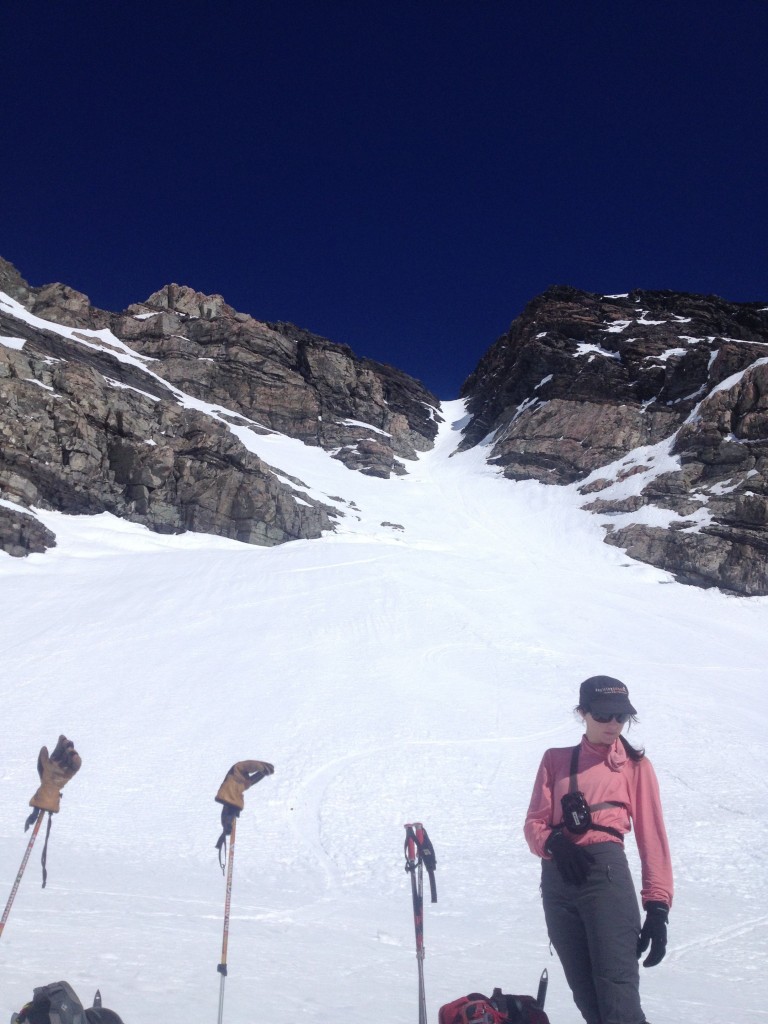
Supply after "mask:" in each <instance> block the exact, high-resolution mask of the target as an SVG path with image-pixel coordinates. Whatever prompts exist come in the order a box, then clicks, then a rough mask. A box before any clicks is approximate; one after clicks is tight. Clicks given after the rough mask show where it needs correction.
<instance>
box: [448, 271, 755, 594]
mask: <svg viewBox="0 0 768 1024" xmlns="http://www.w3.org/2000/svg"><path fill="white" fill-rule="evenodd" d="M767 364H768V307H766V306H765V305H764V304H761V303H729V302H725V301H723V300H722V299H719V298H717V297H714V296H695V295H684V294H679V293H674V292H642V291H637V292H632V293H629V294H628V295H623V296H600V295H593V294H589V293H586V292H580V291H577V290H576V289H572V288H564V287H560V288H552V289H550V290H549V291H547V292H545V293H544V294H543V295H541V296H539V297H538V298H537V299H535V300H534V301H533V302H531V303H530V304H529V305H528V306H527V307H526V309H525V310H524V312H523V314H522V315H521V316H520V317H519V318H518V319H517V320H516V321H515V322H514V323H513V324H512V326H511V328H510V330H509V331H508V332H507V333H506V334H505V335H504V336H503V337H501V338H500V339H499V340H498V341H497V342H496V343H495V344H494V345H493V346H492V347H491V349H490V350H489V351H488V352H487V353H486V355H485V356H484V357H483V359H482V360H481V361H480V363H479V365H478V367H477V369H476V370H475V372H474V373H473V374H472V375H471V376H470V377H469V378H468V380H467V381H466V383H465V385H464V388H463V394H464V395H465V396H466V397H467V398H468V407H469V411H470V412H471V413H472V414H473V419H472V421H471V423H470V425H469V427H468V429H467V431H466V434H465V438H464V442H463V446H464V447H468V446H471V445H475V444H479V443H485V444H486V445H487V446H488V449H489V461H490V462H492V463H494V464H496V465H498V466H500V467H501V468H502V469H503V472H504V474H505V476H507V477H509V478H510V479H515V480H520V479H529V478H533V479H537V480H540V481H542V482H544V483H550V484H569V485H573V486H576V487H577V490H578V492H579V493H580V494H581V495H583V496H584V498H585V501H584V507H585V508H587V509H589V510H590V511H593V512H596V513H598V514H599V515H600V516H601V517H602V519H603V522H604V523H605V526H606V530H607V535H606V540H607V541H608V543H611V544H615V545H617V546H619V547H622V548H624V549H625V550H626V551H627V552H628V553H629V554H630V555H632V556H633V557H635V558H638V559H640V560H642V561H646V562H649V563H651V564H653V565H657V566H659V567H661V568H664V569H667V570H669V571H670V572H672V573H674V574H675V575H676V576H677V577H678V578H679V579H681V580H683V581H685V582H689V583H695V584H698V585H701V586H718V587H721V588H723V589H725V590H729V591H731V592H734V593H740V594H766V593H768V531H766V525H767V524H768V365H767Z"/></svg>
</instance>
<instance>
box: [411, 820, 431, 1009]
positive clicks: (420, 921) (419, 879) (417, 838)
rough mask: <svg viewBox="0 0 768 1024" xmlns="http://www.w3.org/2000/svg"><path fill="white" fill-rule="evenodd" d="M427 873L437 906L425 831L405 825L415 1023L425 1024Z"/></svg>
mask: <svg viewBox="0 0 768 1024" xmlns="http://www.w3.org/2000/svg"><path fill="white" fill-rule="evenodd" d="M425 866H426V868H427V872H428V874H429V887H430V893H431V896H432V902H433V903H437V888H436V886H435V868H436V866H437V864H436V861H435V854H434V851H433V850H432V844H431V843H430V841H429V836H428V835H427V831H426V829H425V828H424V826H423V825H422V824H421V822H420V821H417V822H413V823H411V824H408V825H406V826H405V870H406V871H407V872H408V873H409V875H410V876H411V896H412V899H413V925H414V930H415V932H416V962H417V966H418V972H419V1024H427V999H426V993H425V990H424V885H423V879H424V875H423V868H424V867H425Z"/></svg>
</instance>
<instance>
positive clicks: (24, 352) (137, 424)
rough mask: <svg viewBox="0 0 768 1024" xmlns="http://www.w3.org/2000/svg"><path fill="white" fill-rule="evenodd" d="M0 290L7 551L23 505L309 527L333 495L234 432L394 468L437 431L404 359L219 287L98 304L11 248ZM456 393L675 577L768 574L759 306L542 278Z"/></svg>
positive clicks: (187, 526)
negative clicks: (396, 360)
mask: <svg viewBox="0 0 768 1024" xmlns="http://www.w3.org/2000/svg"><path fill="white" fill-rule="evenodd" d="M0 292H3V293H5V294H6V295H7V296H9V297H10V298H8V299H0V336H2V337H0V341H1V342H2V343H1V344H0V440H1V447H0V549H2V550H5V551H7V552H9V553H11V554H14V555H23V554H26V553H29V552H32V551H44V550H45V549H46V548H47V547H50V546H51V545H52V544H53V543H55V538H54V537H53V535H52V534H51V532H50V531H49V530H47V529H46V528H45V526H44V525H43V524H42V523H41V522H40V521H39V520H38V519H37V518H36V517H35V515H34V514H31V512H30V510H32V509H34V508H42V509H56V510H59V511H63V512H74V513H78V512H87V513H95V512H102V511H108V512H112V513H114V514H115V515H118V516H122V517H124V518H127V519H130V520H132V521H135V522H139V523H143V524H145V525H146V526H148V527H150V528H151V529H154V530H158V531H163V532H179V531H182V530H197V531H203V532H210V533H215V534H219V535H221V536H225V537H231V538H235V539H237V540H241V541H246V542H249V543H255V544H278V543H281V542H283V541H286V540H291V539H298V538H313V537H318V536H320V535H321V533H322V532H323V531H324V530H329V529H333V526H334V522H335V519H336V518H337V517H338V516H339V515H341V514H343V509H342V508H341V507H340V506H341V505H344V504H345V502H344V500H343V499H340V498H338V499H337V498H331V497H329V496H324V495H319V496H318V495H315V496H314V497H313V496H310V494H309V493H308V489H307V488H306V487H305V486H303V485H302V482H301V481H297V480H291V479H290V478H288V477H286V475H285V474H284V473H278V472H275V471H274V470H273V469H272V468H271V467H270V466H268V465H266V464H265V463H264V462H263V461H262V460H261V459H260V458H259V457H258V456H257V455H256V454H255V453H254V451H252V450H250V449H249V447H248V446H247V445H246V443H244V437H245V436H246V435H247V437H249V438H251V439H252V438H253V432H256V433H258V432H262V433H264V432H275V431H276V432H279V433H281V434H285V435H287V436H289V437H291V438H296V439H298V440H301V441H302V442H304V443H305V444H308V445H313V446H319V447H322V448H323V449H325V450H326V451H327V452H329V454H330V455H331V456H332V457H333V458H335V459H338V460H339V461H341V462H342V463H343V464H344V465H345V466H346V467H348V468H349V469H350V470H351V471H358V472H360V473H364V474H367V475H370V476H377V477H383V478H387V477H390V476H392V475H393V474H403V473H406V472H407V467H408V463H409V461H411V460H413V459H415V458H416V457H417V455H418V453H420V452H423V451H426V450H428V449H429V448H430V447H431V446H432V443H433V440H434V437H435V435H436V432H437V422H438V420H439V416H438V412H437V407H438V405H439V403H438V401H437V399H436V398H435V396H434V395H432V394H430V392H428V391H427V390H426V389H425V388H424V387H423V386H422V385H421V384H420V383H419V382H418V381H415V380H413V379H412V378H411V377H409V376H408V375H407V374H404V373H402V372H401V371H399V370H397V369H395V368H394V367H391V366H386V365H384V364H381V363H376V362H373V361H372V360H369V359H361V358H359V357H357V356H356V355H355V354H354V353H353V352H352V351H351V349H349V348H348V347H347V346H345V345H338V344H335V343H333V342H331V341H329V340H327V339H325V338H321V337H319V336H317V335H315V334H312V333H311V332H309V331H306V330H303V329H301V328H298V327H296V326H294V325H292V324H287V323H282V322H278V323H266V322H262V321H260V320H257V319H255V318H253V317H251V316H249V315H248V314H245V313H240V312H238V311H237V310H235V309H234V308H233V307H231V306H230V305H228V304H227V302H226V301H225V300H224V298H222V296H220V295H205V294H202V293H201V292H196V291H194V290H193V289H191V288H188V287H185V286H180V285H175V284H171V285H167V286H165V287H164V288H162V289H160V290H159V291H157V292H155V293H154V294H153V295H150V296H149V298H148V299H147V300H146V301H145V302H140V303H137V304H135V305H132V306H130V307H129V308H128V309H126V310H125V311H123V312H121V313H111V312H107V311H105V310H100V309H96V308H95V307H93V306H92V305H91V303H90V302H89V300H88V298H87V296H85V295H83V294H81V293H80V292H77V291H75V290H74V289H72V288H69V287H67V286H66V285H62V284H51V285H46V286H44V287H41V288H33V287H31V286H30V285H29V284H27V282H26V281H25V280H24V279H23V278H22V277H21V275H20V274H19V273H18V271H17V270H16V269H15V268H14V267H13V266H12V265H11V264H9V263H6V262H5V261H3V260H0ZM462 394H463V396H464V397H465V398H466V399H467V403H468V411H469V412H470V414H471V420H470V422H469V425H468V427H467V428H466V430H465V434H464V438H463V442H462V447H464V448H467V447H471V446H475V445H483V446H484V447H485V449H486V451H487V458H488V460H489V462H491V463H492V464H494V465H496V466H498V467H500V469H501V471H502V472H503V474H504V475H505V476H506V477H508V478H509V479H511V480H522V479H535V480H539V481H541V482H543V483H546V484H554V485H560V486H566V487H569V488H571V489H572V490H573V492H574V493H575V495H576V497H577V499H578V500H579V501H580V502H581V504H582V506H583V507H584V508H585V509H587V510H588V511H590V512H592V513H594V514H595V515H597V516H598V517H599V518H600V521H601V522H602V523H603V525H604V526H605V530H606V541H607V542H608V543H609V544H613V545H616V546H618V547H620V548H622V549H624V550H625V551H626V552H628V554H629V555H631V556H632V557H634V558H637V559H640V560H642V561H646V562H648V563H650V564H653V565H656V566H659V567H661V568H663V569H665V570H668V571H669V572H671V573H673V574H674V575H675V576H676V577H677V578H678V579H679V580H682V581H684V582H687V583H692V584H695V585H698V586H705V587H706V586H716V587H720V588H722V589H724V590H727V591H729V592H732V593H735V594H745V595H756V594H768V306H766V305H764V304H761V303H730V302H726V301H724V300H722V299H720V298H717V297H715V296H699V295H685V294H680V293H675V292H644V291H636V292H631V293H629V294H627V295H618V296H617V295H614V296H605V295H594V294H590V293H587V292H582V291H578V290H576V289H574V288H568V287H557V288H551V289H549V290H548V291H547V292H545V293H544V294H542V295H540V296H539V297H538V298H536V299H534V300H533V301H532V302H531V303H530V304H529V305H528V306H527V307H526V309H525V310H524V311H523V313H522V314H521V316H520V317H518V319H517V320H515V321H514V323H513V324H512V326H511V327H510V329H509V331H508V332H507V333H506V334H505V335H503V336H502V337H501V338H499V340H498V341H497V342H496V343H495V344H494V345H492V346H491V348H490V349H489V350H488V352H487V353H486V354H485V356H484V357H483V358H482V359H481V360H480V363H479V364H478V367H477V369H476V370H475V372H474V373H473V374H472V375H471V376H470V377H469V378H468V380H467V381H466V382H465V384H464V387H463V389H462ZM242 427H247V428H248V429H247V431H245V432H243V431H242V430H241V429H240V428H242ZM249 432H250V433H249ZM251 446H252V447H256V445H254V444H253V443H252V444H251ZM326 498H327V500H325V499H326ZM390 525H391V526H392V528H393V529H394V528H397V524H390Z"/></svg>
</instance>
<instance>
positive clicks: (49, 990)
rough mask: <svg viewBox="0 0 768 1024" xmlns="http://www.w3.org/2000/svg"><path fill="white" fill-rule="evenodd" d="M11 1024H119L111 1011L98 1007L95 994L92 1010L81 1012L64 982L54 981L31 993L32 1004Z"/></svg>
mask: <svg viewBox="0 0 768 1024" xmlns="http://www.w3.org/2000/svg"><path fill="white" fill-rule="evenodd" d="M11 1024H123V1021H122V1020H121V1018H120V1017H119V1016H118V1015H117V1014H116V1013H115V1012H114V1010H107V1009H105V1008H104V1007H102V1005H101V993H100V992H98V991H97V993H96V997H95V998H94V1000H93V1006H92V1007H90V1008H89V1009H87V1010H86V1009H84V1008H83V1004H82V1003H81V1002H80V1000H79V999H78V997H77V995H76V994H75V991H74V989H73V988H72V986H71V985H70V984H69V982H66V981H54V982H52V983H51V984H50V985H42V986H41V987H40V988H36V989H35V990H34V994H33V996H32V1001H31V1002H29V1003H27V1004H26V1005H25V1006H22V1008H21V1009H20V1010H19V1012H18V1013H14V1015H13V1016H12V1017H11Z"/></svg>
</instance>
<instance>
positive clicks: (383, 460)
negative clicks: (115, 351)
mask: <svg viewBox="0 0 768 1024" xmlns="http://www.w3.org/2000/svg"><path fill="white" fill-rule="evenodd" d="M111 326H112V330H113V331H114V333H115V334H116V335H117V336H118V337H119V338H122V339H124V340H125V341H128V342H129V343H130V345H131V347H132V348H133V349H134V350H135V351H137V352H139V353H141V354H142V355H145V356H151V357H152V358H153V359H155V360H157V363H156V364H155V366H154V369H155V370H156V372H157V373H158V374H159V375H160V376H161V377H163V378H164V379H165V380H167V381H169V382H170V383H172V384H175V385H176V386H177V387H179V388H181V389H182V390H183V391H185V392H186V393H187V394H190V395H193V396H195V397H198V398H205V400H206V401H208V402H220V403H221V404H222V405H226V407H227V408H229V409H235V410H236V411H238V412H240V413H242V414H243V415H245V416H247V417H248V418H250V419H254V420H257V421H258V422H259V423H261V424H263V425H264V426H265V427H268V428H270V429H272V430H278V431H280V432H281V433H285V434H288V435H289V436H291V437H295V438H298V439H299V440H301V441H303V442H304V443H305V444H315V445H319V446H320V447H322V448H324V449H326V450H327V451H331V452H333V453H334V454H335V456H336V458H338V459H340V460H341V461H342V462H343V463H344V464H345V465H347V466H349V467H350V468H354V469H359V470H360V471H361V472H363V473H370V474H371V475H374V476H384V477H387V476H389V474H390V473H392V472H404V471H405V469H404V467H403V466H402V463H401V462H400V460H401V459H406V460H408V459H415V458H416V456H417V453H418V452H422V451H426V450H427V449H429V448H430V447H431V446H432V442H433V440H434V437H435V434H436V433H437V424H436V423H435V420H434V417H433V409H434V407H436V406H437V405H438V400H437V398H436V397H435V396H434V395H432V394H431V393H430V392H428V391H427V390H426V389H425V388H424V387H423V386H422V385H421V384H419V383H418V381H415V380H413V378H411V377H409V376H408V375H407V374H405V373H402V372H401V371H400V370H396V369H394V367H391V366H386V365H384V364H382V363H376V362H374V361H372V360H369V359H360V358H358V357H357V356H355V355H354V353H353V352H352V350H351V349H349V348H348V347H347V346H346V345H337V344H334V343H333V342H331V341H328V340H327V339H325V338H321V337H319V336H318V335H315V334H311V333H310V332H309V331H305V330H302V329H301V328H298V327H295V326H293V325H292V324H285V323H276V324H267V323H262V322H261V321H258V320H254V319H253V318H252V317H250V316H247V315H246V314H243V313H237V312H236V311H235V310H234V309H232V308H231V307H230V306H228V305H227V304H226V303H225V302H224V300H223V299H222V298H221V296H219V295H213V296H205V295H201V294H200V293H199V292H193V291H192V290H191V289H190V288H181V287H178V286H176V285H169V286H168V287H167V288H164V289H162V290H161V291H159V292H155V294H154V295H152V296H150V298H149V299H148V300H147V302H146V303H140V304H138V305H134V306H131V307H129V309H128V310H127V311H126V313H125V314H124V315H123V316H121V317H115V318H113V322H112V324H111Z"/></svg>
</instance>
